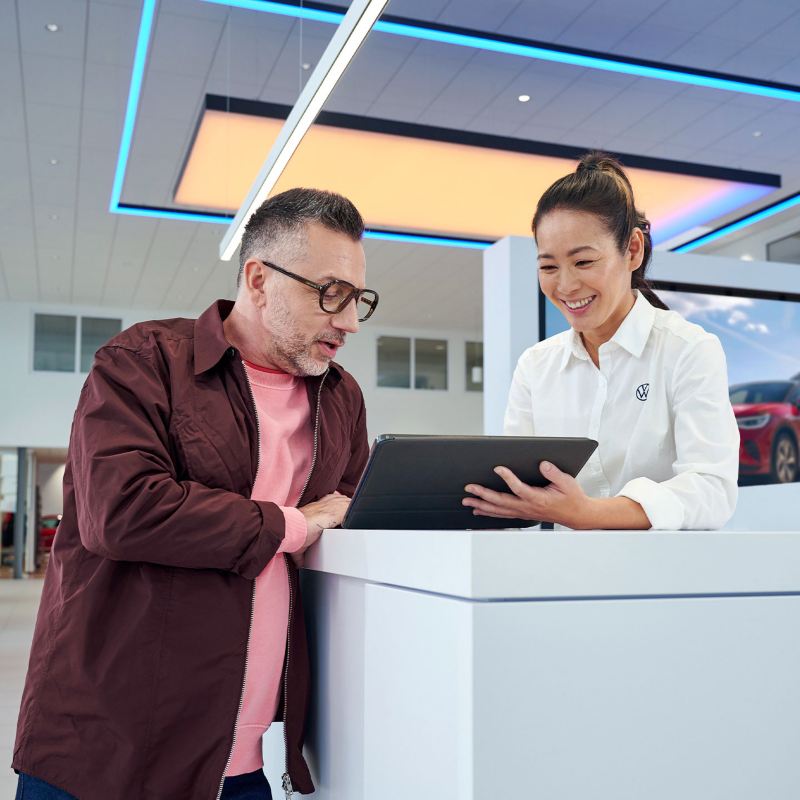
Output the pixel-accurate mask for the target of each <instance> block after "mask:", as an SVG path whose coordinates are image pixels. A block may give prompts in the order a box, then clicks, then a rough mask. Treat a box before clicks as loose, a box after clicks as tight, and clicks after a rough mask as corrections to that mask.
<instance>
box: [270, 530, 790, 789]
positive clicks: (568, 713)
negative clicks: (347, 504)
mask: <svg viewBox="0 0 800 800" xmlns="http://www.w3.org/2000/svg"><path fill="white" fill-rule="evenodd" d="M307 567H308V569H307V570H306V572H305V574H304V588H305V598H306V606H307V610H308V618H309V631H310V641H311V647H312V657H313V659H314V662H315V663H314V672H315V676H316V677H315V698H314V703H313V711H312V718H311V721H310V735H309V737H308V741H307V745H308V746H307V750H308V755H309V757H310V761H311V764H312V770H313V772H314V775H315V781H316V783H317V787H318V788H317V794H316V795H315V796H316V797H318V798H319V800H416V799H417V798H436V799H437V800H473V799H475V800H477V799H478V798H480V800H486V799H487V798H495V797H497V798H500V797H502V798H509V799H513V800H530V799H531V798H541V800H625V799H627V798H630V800H677V799H678V798H680V800H715V799H716V798H718V799H719V800H738V799H739V798H741V800H754V799H755V798H758V800H783V798H786V800H789V798H795V797H797V796H798V792H800V789H798V787H800V758H798V753H800V677H799V676H800V533H795V532H773V533H766V532H760V533H759V532H721V533H710V532H708V533H707V532H701V533H687V532H680V533H677V532H676V533H653V532H648V533H633V532H632V533H628V532H587V533H548V532H539V531H528V532H524V531H523V532H519V531H490V532H464V531H341V530H335V531H327V532H326V533H325V534H324V536H323V538H322V540H321V542H320V544H319V545H318V546H317V547H316V548H315V550H314V551H313V553H312V554H311V555H310V557H309V559H308V561H307ZM276 788H277V787H276ZM276 796H277V795H276Z"/></svg>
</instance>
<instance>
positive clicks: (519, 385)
mask: <svg viewBox="0 0 800 800" xmlns="http://www.w3.org/2000/svg"><path fill="white" fill-rule="evenodd" d="M531 359H532V352H531V350H526V351H525V352H524V353H523V354H522V355H521V356H520V357H519V360H518V361H517V366H516V369H515V370H514V377H513V378H512V380H511V389H510V390H509V393H508V405H507V406H506V413H505V419H504V420H503V432H504V433H505V435H506V436H533V405H532V401H531V379H530V376H529V375H528V372H529V369H530V362H531Z"/></svg>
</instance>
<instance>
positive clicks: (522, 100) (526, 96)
mask: <svg viewBox="0 0 800 800" xmlns="http://www.w3.org/2000/svg"><path fill="white" fill-rule="evenodd" d="M530 99H531V96H530V95H529V94H521V95H520V96H519V97H518V98H517V100H519V101H520V103H527V102H528V100H530Z"/></svg>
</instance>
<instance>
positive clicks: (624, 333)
mask: <svg viewBox="0 0 800 800" xmlns="http://www.w3.org/2000/svg"><path fill="white" fill-rule="evenodd" d="M655 317H656V312H655V309H654V308H653V306H651V305H650V303H649V302H648V300H647V298H646V297H645V296H644V295H643V294H642V293H641V292H639V291H636V300H635V302H634V304H633V308H631V310H630V311H629V312H628V316H627V317H625V319H624V320H622V324H621V325H620V326H619V328H617V331H616V333H615V334H614V335H613V336H612V337H611V340H610V341H612V342H615V343H616V344H618V345H619V346H620V347H622V348H623V349H624V350H627V351H628V352H629V353H630V354H631V355H632V356H634V358H639V357H640V356H641V355H642V353H643V352H644V346H645V345H646V344H647V340H648V338H649V337H650V331H651V330H652V329H653V322H654V320H655ZM571 356H575V357H576V358H579V359H582V360H583V361H586V360H588V358H589V354H588V353H587V352H586V348H585V347H584V346H583V341H582V340H581V337H580V334H579V333H577V331H575V329H574V328H570V330H569V331H568V332H567V335H566V336H565V337H564V352H563V355H562V357H561V364H560V366H559V369H562V370H563V369H564V367H566V366H567V363H568V362H569V359H570V357H571Z"/></svg>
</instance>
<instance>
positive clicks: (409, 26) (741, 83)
mask: <svg viewBox="0 0 800 800" xmlns="http://www.w3.org/2000/svg"><path fill="white" fill-rule="evenodd" d="M203 2H206V3H214V4H217V5H226V6H233V7H236V8H244V9H247V10H250V11H261V12H266V13H268V14H280V15H282V16H285V17H294V18H298V19H307V20H312V21H314V22H325V23H330V24H333V25H338V24H339V23H340V22H341V21H342V19H343V18H344V14H343V13H340V12H337V11H332V10H326V9H319V8H309V7H307V6H306V7H300V6H294V5H290V4H288V3H277V2H269V0H203ZM373 30H376V31H380V32H381V33H388V34H391V35H393V36H404V37H407V38H411V39H422V40H425V41H429V42H439V43H440V44H452V45H457V46H459V47H469V48H472V49H474V50H488V51H490V52H493V53H505V54H507V55H513V56H522V57H524V58H533V59H537V60H539V61H552V62H555V63H557V64H570V65H572V66H576V67H585V68H586V69H599V70H605V71H606V72H617V73H621V74H623V75H634V76H636V77H639V78H651V79H653V80H661V81H673V82H675V83H686V84H689V85H692V86H702V87H704V88H707V89H720V90H722V91H727V92H738V93H740V94H753V95H757V96H760V97H769V98H773V99H776V100H789V101H791V102H795V103H797V102H800V89H796V88H794V87H791V86H785V87H784V86H770V85H769V84H767V83H762V82H759V81H748V80H745V79H743V78H736V77H732V76H731V77H726V76H723V75H713V74H703V72H702V71H701V70H698V71H697V72H694V71H687V70H683V69H680V68H677V67H669V66H666V65H664V66H660V65H655V64H648V63H644V62H638V63H637V62H636V61H634V60H633V59H625V60H623V59H616V58H613V57H612V56H606V55H592V54H589V53H578V52H570V51H569V50H564V49H560V48H558V47H555V46H554V47H543V46H540V45H535V44H526V43H525V42H519V41H514V40H511V39H503V38H502V37H500V36H491V37H490V36H481V35H480V34H478V33H467V32H461V31H457V30H447V29H443V28H441V27H434V26H433V25H426V24H425V23H423V22H418V23H413V22H410V21H409V22H396V21H394V20H391V19H379V20H378V21H377V22H376V23H375V25H374V26H373Z"/></svg>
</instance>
